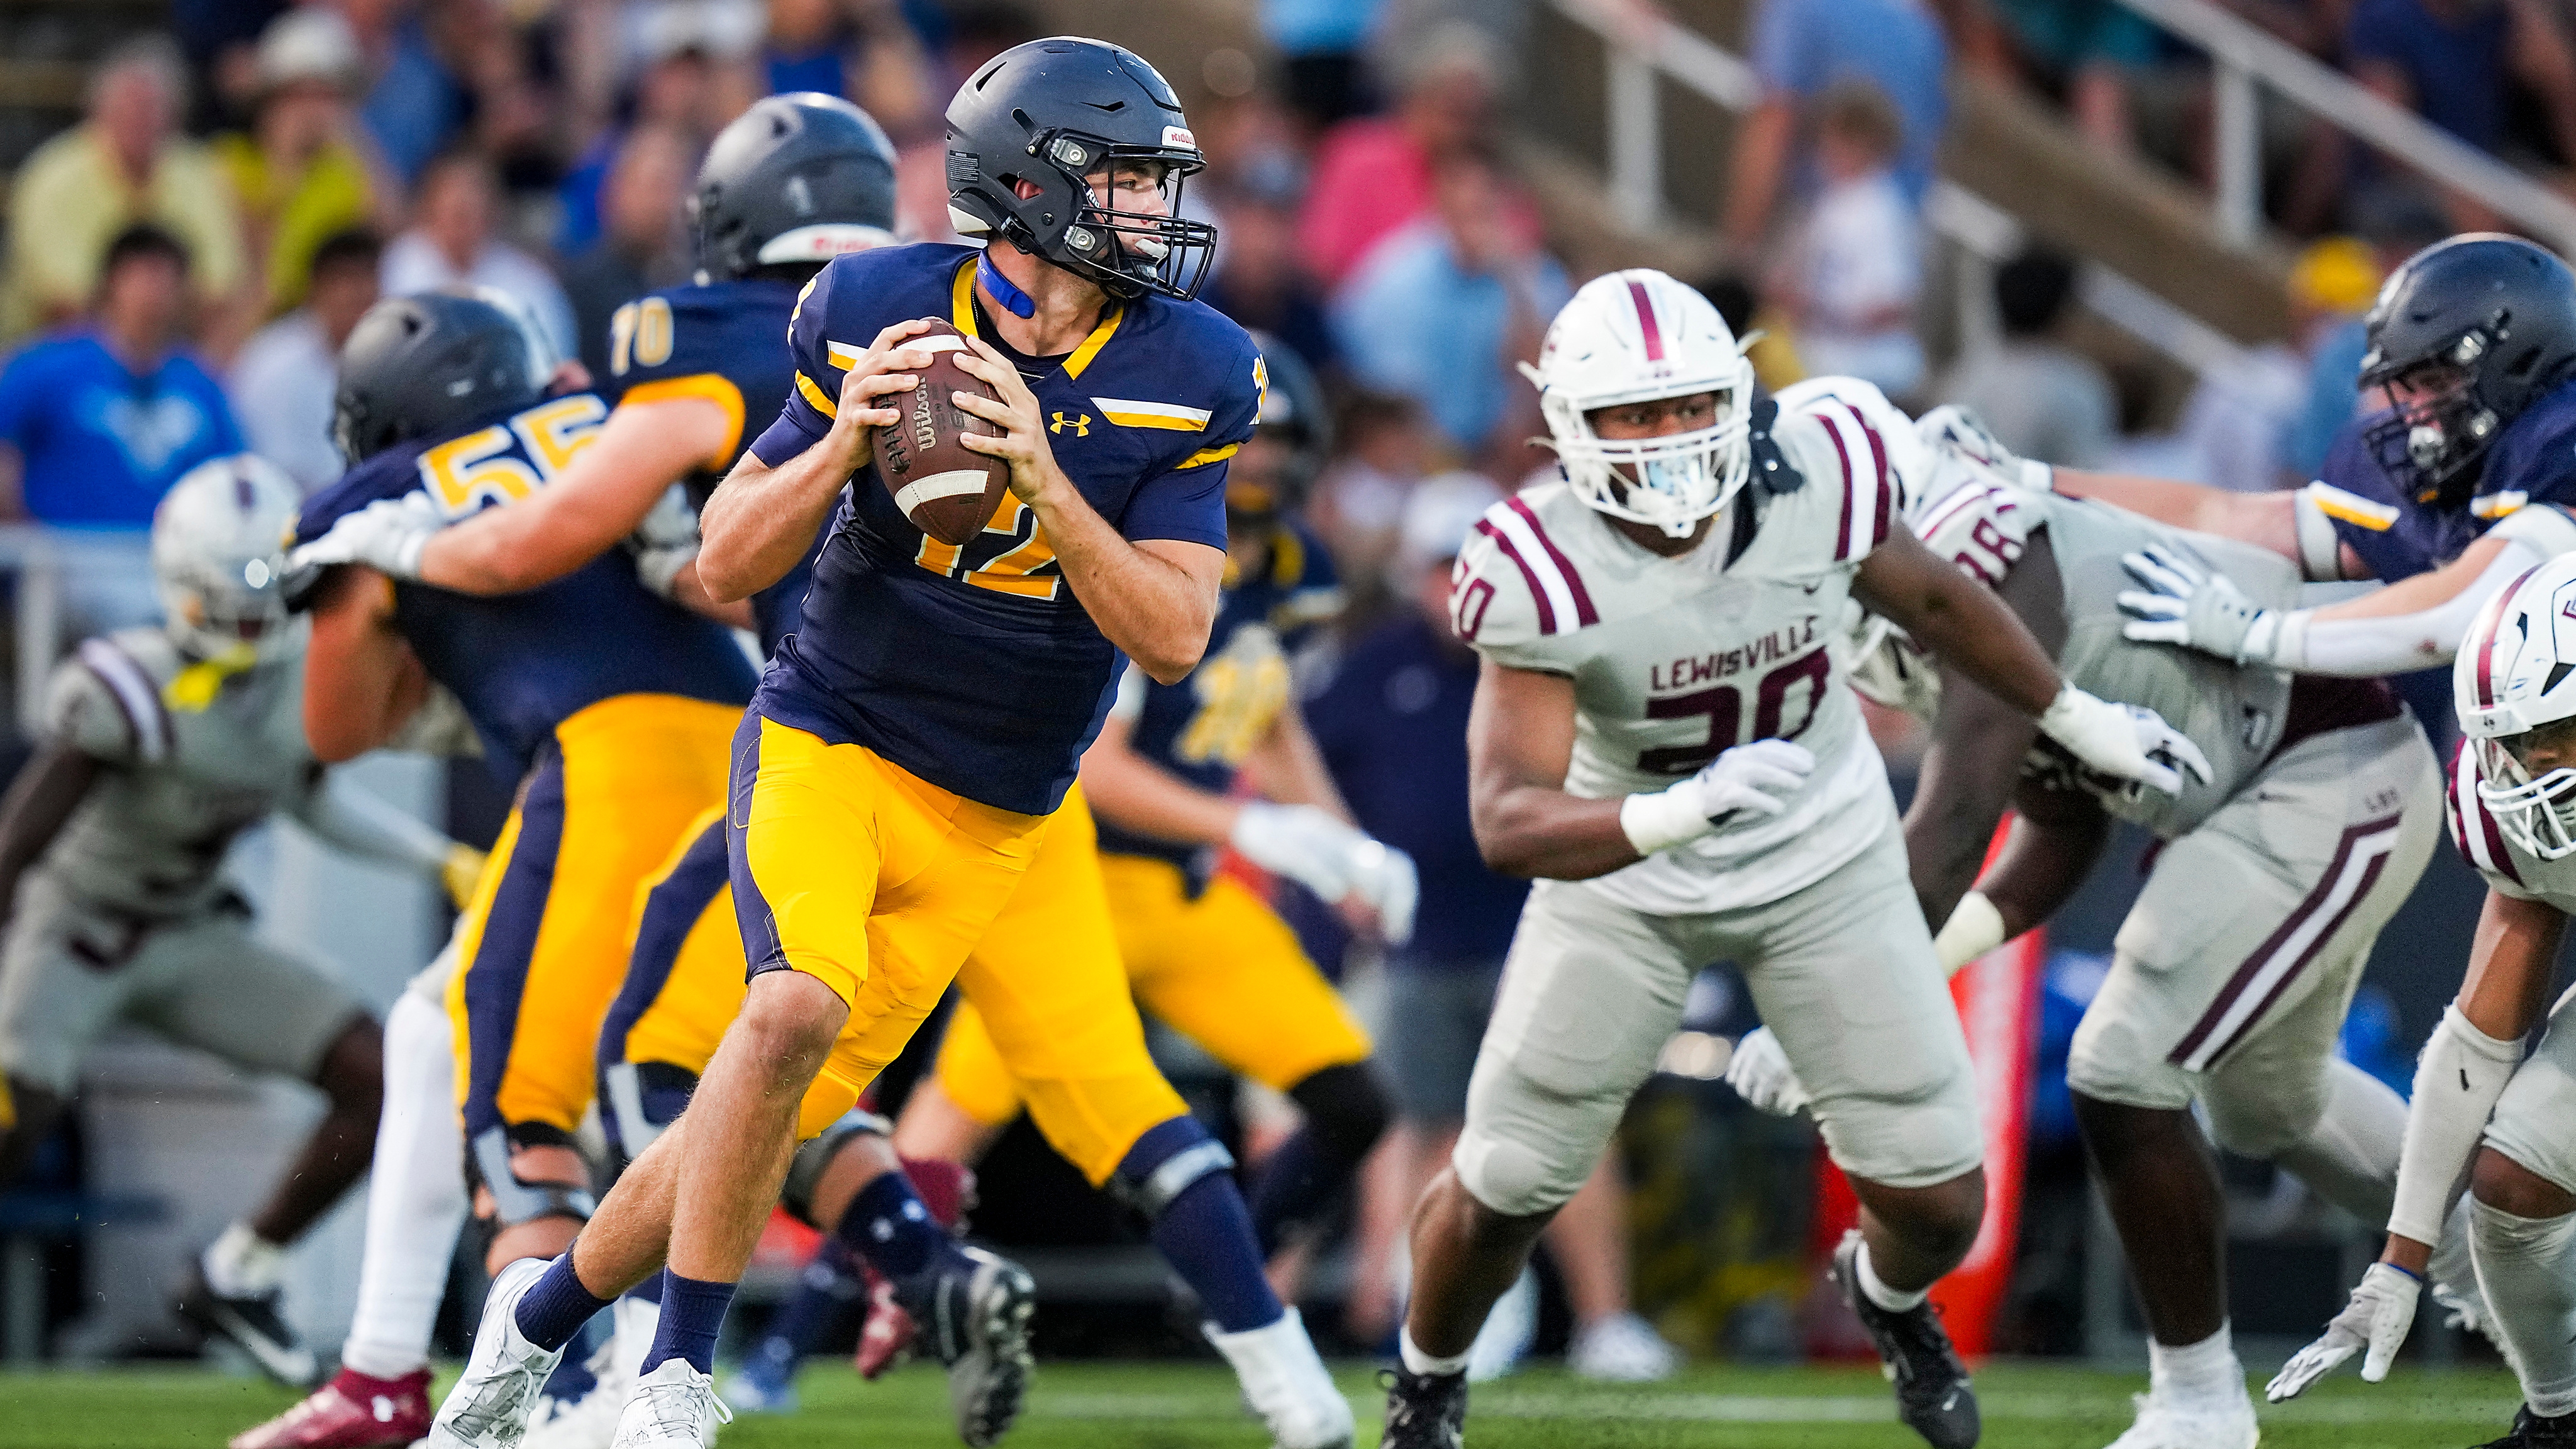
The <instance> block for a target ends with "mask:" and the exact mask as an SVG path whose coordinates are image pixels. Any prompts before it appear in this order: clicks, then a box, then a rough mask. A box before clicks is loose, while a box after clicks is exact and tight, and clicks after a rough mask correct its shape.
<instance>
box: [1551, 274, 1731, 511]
mask: <svg viewBox="0 0 2576 1449" xmlns="http://www.w3.org/2000/svg"><path fill="white" fill-rule="evenodd" d="M1521 371H1522V373H1523V374H1524V375H1526V376H1527V377H1528V378H1529V380H1530V381H1531V382H1534V383H1536V384H1538V403H1539V411H1540V412H1541V413H1542V414H1543V415H1545V417H1546V418H1547V430H1548V433H1549V435H1550V436H1549V441H1550V443H1551V445H1552V446H1553V447H1554V448H1555V449H1556V456H1557V459H1558V461H1559V463H1561V464H1562V465H1563V467H1564V470H1565V479H1566V481H1567V482H1568V483H1570V484H1572V485H1573V488H1574V492H1575V496H1577V497H1579V498H1581V499H1582V500H1583V501H1584V502H1586V503H1588V504H1590V505H1592V506H1593V507H1594V508H1597V509H1599V510H1601V511H1602V512H1603V513H1606V514H1609V515H1610V516H1611V517H1613V518H1624V519H1626V520H1628V521H1629V522H1631V523H1643V524H1649V525H1651V526H1653V527H1655V528H1659V529H1662V530H1663V531H1664V532H1665V533H1666V534H1667V535H1669V536H1671V537H1673V538H1684V537H1687V536H1689V534H1690V531H1691V530H1692V529H1693V528H1695V527H1697V526H1698V524H1699V521H1700V520H1701V519H1703V518H1706V517H1707V516H1709V515H1710V514H1712V513H1715V512H1717V511H1718V510H1719V509H1721V508H1724V507H1725V506H1726V503H1727V500H1728V499H1730V498H1733V497H1734V496H1735V493H1736V490H1737V489H1739V488H1742V487H1743V486H1744V481H1745V479H1746V478H1748V477H1750V476H1752V469H1753V364H1751V363H1749V362H1747V361H1745V360H1744V349H1743V346H1742V345H1741V344H1739V343H1738V342H1737V341H1736V340H1735V334H1734V333H1732V332H1730V331H1728V330H1727V327H1726V321H1725V319H1724V318H1722V317H1720V316H1718V315H1717V309H1716V308H1715V307H1712V306H1710V305H1709V303H1708V299H1707V298H1705V297H1703V296H1701V295H1700V294H1699V293H1698V292H1697V291H1696V290H1694V289H1693V288H1690V287H1686V286H1684V285H1682V284H1681V283H1679V282H1676V281H1674V280H1673V279H1672V278H1671V277H1668V276H1666V275H1664V274H1663V273H1661V272H1658V271H1652V270H1649V269H1647V268H1643V267H1636V268H1631V269H1629V270H1627V271H1624V272H1612V273H1609V274H1608V275H1606V276H1600V277H1595V278H1593V279H1592V280H1591V281H1589V282H1586V283H1584V284H1583V289H1582V290H1581V291H1579V292H1576V293H1575V294H1574V298H1573V300H1571V301H1569V302H1567V303H1566V304H1565V310H1563V311H1561V312H1559V313H1557V314H1556V320H1555V321H1554V322H1552V323H1550V324H1548V329H1547V343H1546V345H1545V346H1544V347H1542V348H1541V349H1540V351H1539V355H1538V366H1536V367H1531V366H1530V365H1529V364H1527V363H1523V364H1522V365H1521ZM1703 392H1708V393H1715V394H1717V421H1716V422H1715V423H1713V424H1711V425H1710V426H1708V427H1705V428H1697V429H1693V430H1692V431H1690V432H1687V433H1676V434H1673V435H1671V436H1669V437H1661V438H1643V439H1639V440H1637V441H1635V442H1610V441H1606V440H1604V439H1603V438H1602V437H1601V436H1600V435H1599V434H1597V433H1595V432H1594V431H1593V430H1592V422H1591V419H1590V417H1589V414H1591V413H1592V412H1594V411H1595V410H1597V409H1600V408H1606V407H1615V406H1617V405H1619V404H1621V403H1633V402H1647V401H1651V400H1653V399H1656V398H1670V397H1688V396H1690V395H1692V394H1693V393H1703Z"/></svg>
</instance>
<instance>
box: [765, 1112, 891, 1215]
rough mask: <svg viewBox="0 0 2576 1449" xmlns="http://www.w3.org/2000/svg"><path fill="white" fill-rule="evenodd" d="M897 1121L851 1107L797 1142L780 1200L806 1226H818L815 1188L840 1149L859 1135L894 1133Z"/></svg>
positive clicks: (874, 1135)
mask: <svg viewBox="0 0 2576 1449" xmlns="http://www.w3.org/2000/svg"><path fill="white" fill-rule="evenodd" d="M893 1135H894V1124H893V1123H891V1122H888V1121H887V1120H886V1119H884V1118H883V1117H880V1116H878V1115H877V1114H876V1113H874V1112H864V1111H860V1110H858V1109H857V1108H852V1109H851V1110H850V1111H849V1112H848V1113H846V1114H844V1115H843V1116H842V1118H841V1120H839V1121H838V1122H835V1123H833V1124H832V1125H831V1126H829V1127H826V1128H824V1129H823V1130H822V1132H821V1133H820V1134H818V1135H816V1136H814V1137H810V1138H807V1139H806V1140H805V1141H803V1142H800V1143H798V1144H796V1155H795V1156H794V1157H791V1158H789V1159H788V1160H787V1183H786V1186H784V1187H782V1188H780V1189H779V1192H778V1204H779V1206H781V1207H783V1208H785V1209H787V1211H788V1214H789V1215H790V1216H792V1217H794V1218H795V1219H796V1221H798V1222H800V1223H803V1224H805V1225H806V1226H807V1227H819V1226H821V1225H820V1224H818V1223H816V1222H815V1221H814V1190H815V1189H816V1188H818V1187H820V1186H822V1185H823V1174H824V1172H825V1171H827V1170H828V1169H829V1168H830V1167H831V1165H832V1159H833V1158H835V1157H838V1156H840V1155H841V1149H842V1148H843V1147H846V1146H848V1145H849V1143H850V1141H851V1139H853V1138H857V1137H891V1136H893Z"/></svg>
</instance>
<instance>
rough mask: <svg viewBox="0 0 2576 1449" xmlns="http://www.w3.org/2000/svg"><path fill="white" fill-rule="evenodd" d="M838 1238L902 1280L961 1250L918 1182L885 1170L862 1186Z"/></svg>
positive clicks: (846, 1212)
mask: <svg viewBox="0 0 2576 1449" xmlns="http://www.w3.org/2000/svg"><path fill="white" fill-rule="evenodd" d="M833 1236H835V1237H836V1238H838V1239H839V1240H840V1241H841V1242H843V1243H846V1244H848V1245H849V1248H850V1251H851V1252H853V1253H856V1254H858V1255H859V1256H860V1257H862V1258H864V1259H866V1260H867V1263H868V1266H869V1267H872V1268H874V1269H876V1270H877V1271H878V1272H880V1273H883V1274H884V1275H886V1276H887V1277H888V1278H891V1279H893V1280H895V1281H896V1282H898V1283H900V1282H902V1281H903V1280H904V1279H907V1278H911V1277H913V1276H915V1275H917V1274H918V1273H920V1272H921V1270H922V1269H924V1268H927V1267H930V1266H931V1265H933V1264H935V1263H938V1262H942V1261H944V1260H945V1259H946V1258H947V1257H948V1256H950V1255H952V1254H954V1253H955V1252H956V1251H957V1240H956V1239H954V1238H952V1237H950V1236H948V1230H947V1229H946V1228H943V1227H941V1226H940V1225H939V1224H938V1222H937V1221H936V1220H935V1219H933V1218H932V1217H931V1216H930V1209H929V1208H927V1207H924V1206H922V1202H921V1196H920V1194H918V1193H916V1192H914V1191H913V1190H912V1180H911V1179H910V1178H907V1177H905V1176H904V1175H903V1174H902V1173H900V1172H888V1173H884V1174H881V1175H879V1176H878V1178H877V1180H876V1181H874V1182H871V1183H869V1184H868V1185H867V1186H865V1187H863V1188H860V1189H859V1191H858V1194H857V1196H855V1197H852V1198H851V1199H850V1205H849V1207H848V1208H847V1209H846V1210H844V1211H843V1212H842V1214H841V1221H840V1225H839V1226H838V1227H837V1228H836V1229H835V1230H834V1233H833Z"/></svg>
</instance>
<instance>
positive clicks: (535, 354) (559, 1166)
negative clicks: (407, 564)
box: [294, 294, 752, 1437]
mask: <svg viewBox="0 0 2576 1449" xmlns="http://www.w3.org/2000/svg"><path fill="white" fill-rule="evenodd" d="M549 372H550V364H549V363H548V362H547V360H546V359H545V358H544V356H543V354H542V351H541V344H539V343H537V342H536V341H535V340H534V337H533V334H532V333H530V332H529V331H528V329H527V328H526V327H525V325H524V324H523V322H521V321H520V320H519V319H517V318H516V317H514V316H513V315H512V314H510V313H508V312H506V311H504V310H503V309H502V308H501V307H499V306H496V305H495V304H493V303H491V302H488V301H485V300H482V299H480V298H477V297H468V296H451V295H436V294H433V295H424V296H417V297H404V298H395V299H391V300H389V301H386V302H382V303H379V304H378V305H377V306H376V307H375V308H374V309H372V310H370V312H369V313H368V314H367V316H366V317H365V318H363V319H362V320H361V321H360V323H359V325H358V328H357V329H356V331H354V332H353V333H352V334H351V336H350V340H349V344H348V346H347V347H346V348H345V349H344V351H343V353H342V357H341V376H340V390H339V397H338V404H337V406H338V417H337V423H336V428H337V431H338V434H339V441H340V446H341V450H342V452H343V453H345V454H346V455H347V456H349V457H350V458H352V459H354V460H357V461H356V462H355V465H354V466H353V468H352V470H351V472H350V473H349V475H348V476H347V477H345V478H343V479H342V480H341V481H340V482H339V483H337V484H335V485H333V486H332V487H331V488H329V489H326V490H324V491H323V492H322V493H321V494H319V495H317V496H315V497H314V498H313V499H312V500H310V501H309V502H307V503H306V505H305V507H304V510H303V513H302V515H301V516H300V517H299V518H298V520H297V524H296V529H297V539H298V543H299V547H298V549H297V551H296V553H295V555H294V561H295V563H296V565H297V566H298V568H299V569H306V570H318V571H319V573H318V577H316V578H314V579H313V580H312V581H311V583H310V584H309V586H308V588H307V589H306V591H305V594H304V597H305V599H306V601H307V604H308V606H309V607H310V608H311V610H312V613H313V618H314V626H313V633H314V645H313V661H314V662H313V669H314V671H315V689H314V691H313V693H312V694H311V695H310V696H309V697H308V705H307V708H306V710H305V730H306V734H307V736H308V737H309V738H310V739H311V741H312V743H313V745H314V747H315V750H316V752H317V753H319V754H320V755H322V756H323V757H324V758H326V759H334V758H343V757H345V756H347V755H350V754H355V753H358V752H360V751H362V750H365V749H367V748H370V747H372V746H373V745H374V744H375V743H376V742H377V741H378V740H380V739H381V738H383V737H384V736H385V735H386V734H387V733H388V732H390V731H391V730H393V729H395V728H398V727H399V726H400V725H401V724H402V722H403V721H404V719H405V718H406V716H407V715H408V714H409V713H410V711H411V709H412V707H413V705H414V702H415V701H416V700H418V699H419V698H420V697H421V696H422V695H423V694H424V693H425V692H426V690H427V687H428V685H429V683H430V682H431V681H435V682H436V683H438V684H441V685H444V686H445V687H446V688H447V689H448V690H449V691H451V692H452V693H453V695H454V696H455V698H456V699H457V701H458V703H459V704H460V705H461V707H462V708H463V710H464V713H465V715H466V716H467V718H468V719H469V720H471V721H472V724H473V726H474V729H475V732H476V733H477V735H478V736H479V737H480V738H481V741H482V744H483V751H484V756H485V759H486V762H487V763H489V764H491V765H492V766H493V767H494V769H495V770H496V771H499V772H501V773H503V774H504V775H505V777H507V778H512V779H515V780H516V781H517V783H518V799H517V802H516V804H515V806H514V807H513V809H512V811H511V814H510V817H509V820H508V821H507V823H506V824H505V825H504V827H503V831H502V836H501V841H500V844H499V845H498V846H497V847H496V848H495V850H494V856H495V860H494V866H493V868H492V869H491V870H489V871H487V872H486V873H485V876H484V879H483V882H482V884H481V886H480V887H479V888H478V889H477V891H476V892H475V895H474V898H473V900H472V902H471V903H470V904H469V905H468V907H467V910H466V920H465V923H464V927H463V935H462V937H461V940H460V943H459V950H458V955H459V965H458V969H457V971H456V975H455V980H454V982H453V983H452V984H451V986H450V988H449V996H448V1004H449V1009H450V1014H451V1016H452V1018H453V1020H454V1023H455V1040H456V1044H457V1077H458V1087H459V1092H458V1096H459V1099H460V1101H461V1104H462V1107H463V1116H464V1130H465V1141H466V1153H467V1161H468V1170H469V1172H470V1173H471V1174H472V1176H473V1178H474V1180H475V1188H476V1203H477V1208H478V1211H479V1212H480V1213H481V1214H482V1215H483V1216H485V1217H486V1219H487V1220H489V1221H490V1222H491V1223H492V1224H493V1226H494V1234H493V1240H492V1246H491V1250H490V1254H489V1257H490V1261H491V1262H492V1263H493V1264H494V1265H495V1266H496V1267H497V1266H500V1265H505V1264H508V1263H511V1262H514V1261H517V1260H520V1259H522V1258H526V1257H529V1256H532V1255H534V1256H543V1255H545V1254H548V1253H551V1252H560V1251H561V1250H562V1248H563V1246H564V1245H565V1244H566V1243H568V1242H569V1241H570V1240H571V1238H572V1236H573V1235H574V1233H575V1232H576V1231H577V1230H578V1228H579V1225H580V1223H581V1222H582V1221H583V1220H584V1219H585V1218H586V1217H587V1216H588V1214H589V1211H590V1209H591V1206H592V1202H591V1197H590V1192H589V1186H588V1184H589V1175H588V1169H587V1165H586V1164H585V1163H584V1162H583V1160H582V1158H581V1155H580V1153H579V1152H578V1151H577V1150H576V1148H575V1147H574V1145H573V1140H572V1133H573V1130H574V1128H575V1127H577V1126H578V1124H579V1123H580V1120H581V1117H582V1114H583V1113H584V1112H585V1111H586V1110H587V1109H588V1107H589V1105H590V1101H591V1095H592V1083H593V1081H594V1078H595V1073H596V1066H595V1062H596V1053H597V1046H598V1033H599V1024H600V1020H601V1018H602V1016H603V1015H604V1014H605V1012H606V1009H607V1006H608V1002H609V999H610V998H611V997H612V996H613V995H614V994H615V992H616V989H617V986H618V983H619V982H620V980H622V979H623V977H624V974H625V963H626V946H627V933H628V928H629V925H630V923H631V921H632V917H633V912H634V908H635V898H636V894H637V890H638V887H639V886H640V885H641V884H642V883H643V881H644V879H645V877H646V876H647V875H648V874H649V873H650V872H652V871H653V870H654V869H655V868H656V867H658V866H659V865H660V864H661V863H662V861H663V860H664V859H665V858H666V857H667V856H668V855H669V853H670V851H671V850H672V848H673V847H674V846H675V845H676V844H677V843H678V840H679V836H680V834H681V832H682V831H683V830H685V829H686V828H687V827H688V825H689V824H690V823H691V822H692V821H694V820H695V819H696V818H697V817H698V816H699V814H700V813H701V812H702V811H703V810H705V809H706V808H707V807H708V806H709V805H710V804H712V803H714V802H715V801H716V800H718V799H719V798H721V790H722V771H723V756H722V753H721V751H722V740H723V739H724V737H725V736H726V735H727V734H728V733H730V731H731V728H732V726H733V723H734V722H735V721H736V720H738V719H739V717H740V711H741V705H742V703H743V702H744V701H745V700H746V699H748V697H749V694H750V685H751V682H752V680H751V671H750V666H749V662H748V661H747V660H746V659H745V658H744V657H743V654H742V651H741V650H740V648H738V647H737V646H736V645H735V643H734V641H733V639H732V638H731V636H730V635H729V634H728V633H727V632H726V631H725V630H724V629H723V628H722V627H721V626H719V625H716V624H714V623H711V622H709V621H707V620H705V619H703V618H700V617H698V616H696V615H694V614H692V613H690V612H688V611H687V610H685V609H682V608H680V607H678V606H677V605H674V604H672V603H670V602H669V601H667V600H664V599H661V598H659V597H656V596H655V595H654V594H653V593H651V592H650V591H649V590H647V589H646V588H645V587H644V586H643V585H642V584H641V583H640V582H638V580H637V578H636V571H635V568H634V565H633V563H632V561H631V560H629V559H628V558H626V557H624V556H622V555H620V556H617V557H613V558H600V559H597V560H594V561H593V562H591V563H589V564H587V565H584V566H583V567H582V568H580V569H577V570H575V571H573V572H572V573H570V574H567V575H565V576H564V577H562V578H560V579H557V580H555V581H554V582H552V583H549V584H546V585H545V586H543V587H541V588H537V589H534V590H530V591H528V592H525V593H519V594H511V595H507V596H503V597H497V598H478V597H474V596H471V595H467V594H462V593H458V592H455V591H452V590H447V589H441V588H438V587H435V586H432V585H428V584H424V583H420V582H417V581H416V580H414V579H409V578H402V577H399V576H395V575H389V574H388V573H386V572H384V571H382V570H379V569H377V568H375V567H373V566H371V564H369V563H367V562H364V561H362V560H364V559H366V558H367V557H369V555H368V554H367V552H366V549H365V542H366V538H367V536H368V534H369V532H370V530H372V529H374V528H376V527H377V526H378V523H379V522H380V521H381V520H382V519H384V518H385V517H386V516H387V515H388V514H397V515H404V516H411V517H419V518H434V519H440V520H453V519H457V518H462V517H465V516H467V515H470V514H472V513H474V512H475V511H477V510H479V509H481V508H483V507H485V506H486V505H487V504H489V503H491V502H494V501H506V500H510V499H515V498H519V497H523V496H525V495H527V494H530V493H535V492H538V491H540V490H542V489H545V488H547V487H550V486H555V485H557V484H561V483H564V482H566V481H567V479H568V476H569V469H570V466H571V464H572V463H573V462H574V461H575V460H576V459H577V458H578V457H579V456H580V454H581V453H582V451H583V450H584V449H585V448H587V447H588V446H590V445H591V444H592V443H593V442H594V441H596V440H597V438H598V436H599V434H600V431H601V428H600V425H601V423H602V422H603V421H604V420H605V418H606V417H607V414H608V404H607V402H606V401H605V400H604V399H602V398H601V397H600V396H599V395H598V394H596V393H592V392H587V391H580V392H571V393H566V394H562V395H559V396H552V397H549V396H547V395H546V394H547V390H548V378H549ZM343 521H349V522H350V527H349V529H348V531H347V532H346V533H339V532H336V529H337V526H338V525H340V524H341V523H342V522H343ZM435 1432H436V1431H435V1429H434V1428H433V1437H434V1436H435Z"/></svg>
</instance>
